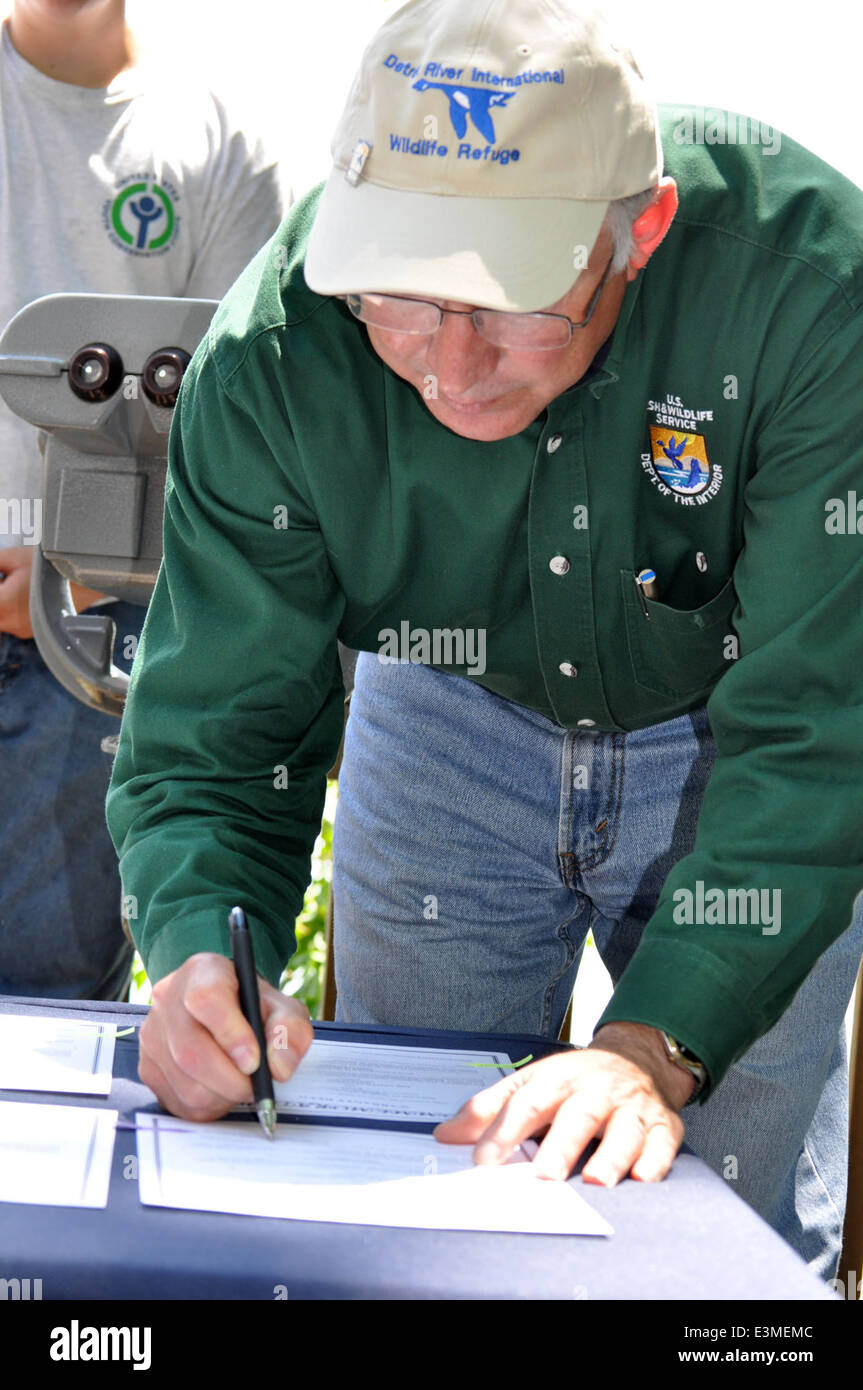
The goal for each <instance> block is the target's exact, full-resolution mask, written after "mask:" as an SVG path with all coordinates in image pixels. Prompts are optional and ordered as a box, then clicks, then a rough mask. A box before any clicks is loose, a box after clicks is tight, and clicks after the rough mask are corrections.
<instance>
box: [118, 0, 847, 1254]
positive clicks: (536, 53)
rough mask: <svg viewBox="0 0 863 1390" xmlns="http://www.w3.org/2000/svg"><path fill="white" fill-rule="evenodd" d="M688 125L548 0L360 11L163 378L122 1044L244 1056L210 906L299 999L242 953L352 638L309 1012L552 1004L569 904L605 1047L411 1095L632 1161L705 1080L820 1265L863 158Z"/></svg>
mask: <svg viewBox="0 0 863 1390" xmlns="http://www.w3.org/2000/svg"><path fill="white" fill-rule="evenodd" d="M702 128H703V122H702ZM753 130H754V131H755V132H756V136H757V139H756V140H753V139H751V138H750V137H751V135H752V131H753ZM693 131H694V126H693V113H692V112H691V111H689V112H681V113H676V114H673V115H671V114H666V116H665V117H664V118H663V121H662V128H661V134H662V136H663V146H662V147H661V146H660V145H659V143H658V136H659V133H660V132H659V129H658V126H657V121H656V114H655V109H654V107H653V104H652V102H651V101H650V99H649V97H648V95H647V93H646V92H645V90H644V85H643V82H642V79H641V77H640V74H639V72H638V69H637V67H636V66H635V64H634V62H633V61H632V59H631V57H630V55H629V54H628V52H627V50H626V49H625V48H624V47H622V46H621V45H620V44H616V43H614V42H613V40H612V39H611V38H610V37H609V36H608V34H607V32H606V30H605V27H604V25H603V23H602V21H601V20H600V19H599V18H598V17H597V16H596V15H595V14H594V13H593V12H589V11H584V10H583V9H582V7H581V6H580V5H578V4H577V3H569V4H562V5H558V6H555V7H553V8H552V7H541V8H539V7H536V6H534V5H533V4H531V3H529V2H528V0H508V3H501V2H500V0H467V2H465V0H458V3H454V2H453V0H435V2H432V0H416V3H414V4H411V5H408V6H407V7H406V8H404V9H403V10H401V11H400V12H399V13H398V14H397V15H395V16H394V17H393V19H392V20H391V21H390V23H389V24H388V25H386V26H384V28H383V29H382V30H381V31H380V33H379V34H378V35H377V36H376V38H375V39H374V40H373V41H372V43H371V45H370V47H369V49H368V50H367V52H366V55H365V58H364V60H363V66H362V69H361V72H360V74H359V76H358V78H357V81H356V82H355V85H354V88H353V90H352V93H351V95H350V98H349V100H348V104H347V107H346V110H345V114H344V116H343V119H342V123H341V125H340V126H339V129H338V131H337V133H336V136H335V141H334V147H333V148H334V156H335V168H334V171H333V174H332V175H331V178H330V180H329V182H328V183H327V185H326V187H325V189H324V192H323V194H322V195H321V196H320V198H319V197H318V195H317V194H315V195H314V196H312V197H310V198H309V199H308V200H306V201H305V202H304V203H303V204H302V205H301V206H300V207H299V208H298V209H297V210H296V213H295V216H294V217H293V218H292V219H290V221H289V223H288V224H287V225H286V226H285V228H284V229H283V230H282V232H280V234H279V236H278V237H277V238H276V239H275V240H274V242H273V243H272V244H271V246H270V247H269V248H268V249H267V250H266V251H262V252H261V254H260V256H259V257H258V258H257V259H256V261H255V263H254V264H253V265H252V266H251V267H250V268H249V270H248V272H247V273H246V275H245V276H244V277H243V279H242V281H241V283H240V284H239V285H238V286H237V287H236V289H235V290H234V292H233V293H232V295H231V296H230V297H229V299H228V300H227V301H226V303H225V304H224V305H223V306H222V308H221V310H220V312H219V315H218V317H217V319H216V321H215V324H214V327H213V332H212V334H211V339H210V343H209V344H208V346H207V347H206V349H202V350H201V351H199V353H198V355H197V358H196V360H195V362H194V363H193V365H192V367H191V368H190V374H189V375H188V376H187V380H186V384H185V387H184V392H183V398H182V400H181V404H180V408H179V411H178V418H177V420H176V422H175V432H174V435H173V438H172V449H171V460H170V472H171V483H170V488H169V492H168V497H167V501H166V529H165V560H164V568H163V571H162V574H161V577H160V579H159V582H158V585H157V589H156V593H155V595H154V599H153V604H152V606H151V609H150V613H149V616H148V620H147V628H146V634H145V640H146V648H147V651H146V659H145V661H144V663H143V665H142V666H140V667H139V668H138V669H137V670H136V672H135V674H134V676H133V682H134V690H133V693H132V697H131V699H130V703H129V706H128V708H127V712H126V716H125V722H124V729H123V734H122V737H121V742H120V749H119V753H118V757H117V762H116V766H115V773H114V780H113V786H112V791H111V793H110V794H109V800H108V811H109V824H110V826H111V830H112V833H113V835H114V839H115V843H116V845H117V847H118V850H119V852H120V853H121V855H122V861H121V867H122V873H123V878H124V883H125V885H126V887H127V889H131V890H132V891H133V892H135V893H136V894H137V896H138V900H139V903H141V904H145V905H146V906H145V909H144V915H143V917H142V920H141V921H140V922H139V924H138V925H139V931H140V941H141V948H142V950H143V952H144V955H145V959H146V961H147V963H148V969H149V970H150V972H151V975H153V977H155V978H157V979H158V984H157V985H156V988H155V990H154V1003H153V1008H152V1010H151V1013H150V1016H149V1018H148V1020H147V1022H146V1024H145V1025H144V1028H143V1029H142V1034H141V1046H142V1060H141V1076H142V1078H143V1079H144V1080H145V1081H146V1082H147V1083H148V1084H149V1085H150V1086H152V1087H153V1089H154V1090H155V1091H156V1093H157V1095H158V1096H159V1097H160V1099H161V1100H162V1102H163V1103H164V1104H165V1105H166V1106H167V1107H168V1108H169V1109H171V1110H173V1111H175V1112H176V1113H178V1114H181V1115H185V1116H188V1117H191V1118H198V1119H206V1118H212V1117H215V1116H217V1115H219V1114H221V1113H224V1111H225V1110H226V1109H227V1108H228V1107H229V1106H230V1105H231V1104H232V1103H235V1102H238V1101H240V1100H243V1099H248V1097H249V1095H250V1090H249V1085H248V1081H247V1080H246V1079H244V1077H243V1075H242V1073H249V1072H251V1071H252V1070H253V1068H254V1066H255V1064H256V1051H255V1047H254V1044H253V1041H252V1039H251V1036H250V1032H249V1029H248V1027H247V1026H246V1025H245V1024H244V1022H243V1019H242V1016H241V1015H240V1013H239V1010H238V1008H237V1005H236V983H235V981H234V980H233V976H232V970H231V966H230V964H229V962H228V961H226V960H225V959H224V956H225V955H227V953H228V942H227V929H226V913H227V910H228V908H229V907H230V905H231V903H232V902H234V901H239V902H242V903H243V905H244V906H245V907H246V909H247V911H248V912H249V914H250V916H251V918H252V920H253V921H254V930H255V948H256V952H257V960H258V963H259V969H260V972H261V975H262V976H263V983H262V997H263V1002H264V1010H265V1014H266V1016H267V1030H268V1037H269V1039H270V1045H269V1048H268V1053H269V1058H270V1064H271V1066H272V1068H273V1070H274V1073H275V1074H276V1075H277V1076H278V1077H281V1078H285V1077H287V1076H288V1075H290V1073H291V1071H292V1069H293V1068H294V1067H295V1066H296V1065H297V1063H298V1062H299V1060H300V1059H301V1057H302V1055H303V1053H304V1051H305V1049H306V1047H307V1046H308V1043H309V1039H310V1027H309V1024H308V1021H307V1020H306V1019H305V1018H304V1017H303V1014H302V1010H301V1009H300V1008H299V1007H298V1006H297V1005H296V1004H294V1003H293V1001H290V1000H285V999H284V998H283V997H281V996H280V995H279V994H278V992H277V990H276V989H275V988H274V984H275V982H276V981H277V980H278V977H279V969H280V967H281V965H282V963H283V961H284V960H285V958H286V956H287V955H288V953H289V950H290V941H291V936H290V923H291V921H292V920H293V916H294V914H295V912H296V911H297V910H298V909H299V905H300V902H301V896H302V892H303V889H304V887H305V883H306V880H307V877H308V856H309V852H310V848H311V845H312V843H313V840H314V836H315V833H316V831H317V828H318V824H319V818H320V809H321V800H322V796H323V788H324V776H325V773H326V769H327V768H328V766H329V765H330V763H331V761H332V758H333V755H334V753H335V750H336V747H337V745H338V741H339V735H340V731H341V711H342V695H343V690H342V684H341V678H340V675H339V669H338V662H337V658H336V637H337V635H338V636H339V637H341V639H342V640H343V641H344V642H345V643H346V644H347V645H349V646H351V647H354V648H357V649H359V650H360V652H361V655H360V659H359V662H358V665H357V673H356V688H355V692H354V696H353V708H352V712H351V716H350V719H349V721H348V728H347V736H346V743H345V752H344V759H343V764H342V771H341V774H340V805H339V810H338V813H337V822H336V828H335V841H334V845H335V851H334V852H335V860H334V878H333V884H334V887H333V891H334V901H335V917H336V929H335V935H336V972H337V983H338V990H339V1011H340V1016H341V1017H343V1018H345V1019H347V1020H351V1021H362V1022H378V1023H381V1024H397V1023H408V1024H416V1025H433V1026H438V1027H443V1028H464V1029H473V1030H484V1031H489V1032H499V1033H504V1034H505V1033H511V1032H541V1033H544V1034H546V1035H550V1036H556V1034H557V1032H558V1030H559V1028H560V1025H561V1023H562V1020H563V1017H564V1013H565V1010H566V1006H567V1002H568V999H569V996H570V994H571V991H572V984H573V979H574V975H575V971H576V968H577V965H578V960H579V956H580V952H581V948H582V945H583V942H584V939H585V936H586V933H587V930H588V928H589V927H590V926H592V927H593V929H594V933H595V935H596V938H597V942H598V944H599V946H600V949H601V951H602V953H603V956H604V959H605V960H606V963H607V964H608V966H609V969H610V970H611V972H612V975H613V977H614V979H615V982H616V989H615V993H614V997H613V999H612V1001H611V1004H610V1006H609V1008H608V1009H607V1010H606V1012H605V1014H604V1015H603V1018H602V1019H601V1020H600V1023H599V1025H598V1028H597V1031H596V1033H595V1036H594V1039H593V1042H592V1044H591V1046H590V1047H589V1048H587V1049H585V1050H581V1051H576V1052H570V1053H568V1054H564V1055H558V1056H555V1057H553V1058H550V1059H546V1060H544V1061H541V1062H538V1063H535V1064H534V1065H532V1066H529V1067H526V1068H524V1069H522V1070H520V1071H519V1072H517V1073H516V1074H514V1075H513V1076H512V1077H509V1078H506V1079H505V1080H503V1081H502V1082H500V1083H498V1084H497V1085H496V1086H493V1087H491V1088H489V1090H487V1091H486V1092H483V1093H482V1094H481V1095H479V1096H478V1097H477V1098H476V1099H475V1100H474V1101H472V1102H471V1103H470V1104H469V1105H468V1106H466V1107H465V1109H464V1110H463V1111H462V1112H460V1114H459V1116H457V1117H455V1118H454V1119H452V1120H450V1121H448V1122H447V1124H446V1125H443V1126H441V1127H439V1129H438V1131H437V1134H438V1138H439V1139H441V1140H444V1141H448V1142H472V1143H475V1144H476V1146H477V1147H476V1151H475V1156H476V1158H477V1160H478V1161H480V1162H499V1161H502V1160H503V1159H505V1158H506V1157H507V1156H508V1154H509V1153H510V1152H511V1151H512V1149H513V1147H514V1146H515V1145H516V1144H517V1143H518V1142H519V1141H520V1140H522V1139H524V1138H526V1137H527V1136H529V1135H531V1134H534V1133H537V1132H538V1131H542V1130H544V1129H545V1128H546V1127H549V1128H548V1132H547V1134H546V1136H545V1138H544V1139H543V1142H542V1144H541V1147H540V1150H539V1154H538V1156H537V1158H536V1160H535V1161H536V1163H537V1165H538V1167H539V1169H540V1171H541V1172H542V1173H543V1174H545V1175H546V1176H549V1177H562V1176H565V1175H566V1174H567V1173H568V1172H569V1171H570V1170H571V1168H572V1166H573V1165H574V1164H575V1162H576V1161H577V1159H578V1157H579V1155H580V1154H581V1153H582V1151H583V1149H584V1148H585V1146H586V1144H587V1143H588V1142H589V1141H590V1140H591V1138H593V1137H597V1138H599V1139H600V1140H601V1142H600V1144H599V1147H598V1148H597V1150H596V1152H595V1153H594V1154H593V1155H592V1156H591V1158H590V1159H589V1161H588V1163H587V1164H586V1166H585V1168H584V1177H585V1179H587V1180H588V1181H595V1182H600V1183H607V1184H613V1183H615V1182H616V1181H618V1180H619V1179H620V1178H622V1177H623V1176H625V1175H626V1174H627V1173H630V1174H631V1175H632V1176H633V1177H634V1178H636V1179H641V1180H644V1181H653V1180H658V1179H660V1178H662V1177H663V1176H664V1175H665V1174H666V1173H667V1172H668V1170H669V1168H670V1166H671V1163H672V1161H673V1158H674V1155H675V1153H676V1151H677V1149H678V1147H679V1144H680V1142H681V1139H682V1137H683V1133H684V1125H683V1121H682V1119H681V1116H680V1113H679V1112H680V1111H681V1109H682V1108H683V1107H684V1105H685V1104H686V1103H687V1102H688V1101H690V1100H693V1099H695V1098H696V1097H697V1098H698V1100H699V1102H701V1103H700V1104H699V1105H697V1106H694V1107H691V1108H690V1109H688V1110H687V1111H686V1116H687V1119H686V1137H687V1141H688V1142H689V1143H690V1145H691V1146H692V1147H693V1148H694V1149H695V1150H696V1152H698V1153H700V1154H702V1156H703V1157H704V1158H705V1159H706V1160H707V1161H708V1162H709V1163H711V1165H712V1166H713V1167H714V1168H716V1169H717V1170H718V1171H720V1172H722V1173H723V1175H724V1176H725V1177H726V1178H728V1180H729V1181H730V1182H732V1183H733V1184H734V1186H735V1188H736V1190H738V1191H739V1192H741V1194H742V1195H744V1196H745V1197H746V1199H747V1200H748V1201H750V1202H751V1203H752V1205H754V1206H755V1207H756V1208H757V1209H758V1210H759V1211H761V1212H762V1213H763V1214H764V1215H765V1217H766V1218H767V1219H768V1220H770V1221H771V1222H772V1223H773V1224H774V1226H775V1227H776V1228H777V1230H779V1231H780V1232H781V1233H782V1234H783V1235H784V1236H785V1237H786V1239H788V1240H789V1241H790V1242H791V1243H792V1244H794V1246H795V1247H796V1248H797V1249H798V1250H800V1251H801V1253H802V1254H804V1256H805V1257H806V1258H808V1259H809V1260H810V1261H811V1262H812V1264H813V1265H814V1267H816V1268H818V1269H820V1270H821V1272H822V1273H824V1274H825V1275H827V1276H829V1275H830V1274H831V1273H832V1271H833V1269H834V1268H835V1263H836V1258H837V1254H838V1245H839V1239H840V1235H841V1224H842V1206H843V1202H844V1166H843V1165H844V1162H845V1159H844V1154H843V1126H844V1124H845V1123H846V1115H845V1111H844V1110H843V1105H844V1104H845V1098H844V1097H843V1084H844V1072H843V1067H844V1054H843V1042H842V1037H841V1024H842V1017H843V1013H844V1009H845V1007H846V1005H847V1001H848V998H849V995H850V992H851V989H852V986H853V981H854V977H855V973H856V969H857V965H858V963H859V959H860V953H861V936H863V926H861V919H860V917H859V916H858V917H856V918H855V919H854V922H853V924H852V925H851V926H849V923H850V922H851V919H852V910H853V906H854V902H855V898H856V896H857V894H858V893H859V892H860V889H861V887H863V867H861V835H860V828H861V821H863V791H861V786H860V781H859V777H858V774H857V770H856V769H857V767H858V766H859V763H858V759H859V755H860V753H861V751H863V749H861V743H863V725H861V721H860V719H859V712H858V711H859V704H860V700H861V693H863V691H861V682H863V660H861V657H863V637H861V631H860V625H859V619H858V609H859V593H860V579H861V572H863V559H861V555H860V552H859V551H858V549H857V543H856V541H855V540H854V539H848V537H847V536H845V537H840V536H836V535H834V534H831V531H830V527H829V525H825V517H826V518H827V520H828V521H829V519H830V518H829V512H826V511H825V508H827V504H828V503H830V502H831V499H832V500H833V501H834V502H835V501H836V499H841V500H842V505H843V507H844V506H845V498H846V496H847V495H848V493H849V491H850V490H852V489H853V487H854V484H855V479H857V478H858V477H859V469H860V464H861V444H860V438H861V430H860V428H859V425H860V420H859V414H860V381H859V370H860V369H859V365H858V366H855V362H856V363H859V360H860V358H859V354H860V344H861V336H863V317H861V311H860V306H861V298H863V283H861V272H860V266H861V263H863V240H861V231H860V228H861V227H863V196H861V194H860V193H859V191H858V190H855V189H854V188H853V187H852V186H851V185H850V184H849V183H847V182H846V181H845V180H843V179H841V178H840V177H839V176H838V175H837V174H835V173H834V171H832V170H830V169H829V168H827V167H826V166H825V165H823V164H822V163H821V162H820V161H818V160H816V159H815V158H814V157H812V156H811V155H809V154H807V153H806V152H805V151H804V150H801V149H800V148H799V147H797V146H795V145H793V144H792V143H791V142H790V141H786V142H785V143H784V145H783V146H782V148H781V150H779V149H778V148H777V145H778V142H777V140H776V138H775V135H776V133H775V132H769V139H768V140H766V141H762V139H761V132H760V130H759V128H758V127H757V126H753V127H751V128H750V127H749V125H748V123H747V126H746V131H747V134H746V137H745V138H741V139H738V138H736V137H737V136H738V135H739V133H740V132H739V128H738V126H737V125H736V124H735V139H734V141H733V142H732V141H731V140H723V141H722V142H721V143H720V142H719V140H718V139H715V140H712V141H711V142H709V143H708V144H705V143H704V142H703V140H702V141H698V140H697V139H696V138H695V137H694V134H693ZM663 148H664V158H665V168H666V172H665V174H663ZM678 189H679V190H680V210H679V212H678V211H677V205H678ZM834 510H835V509H834ZM708 702H709V703H708ZM708 712H709V718H708ZM702 801H703V805H702ZM696 830H697V834H696ZM642 934H643V938H644V939H643V941H641V937H642ZM639 943H640V944H639ZM636 948H637V949H636ZM625 967H626V968H625ZM624 968H625V969H624ZM280 1032H281V1034H282V1035H286V1036H287V1040H288V1043H289V1047H288V1048H287V1049H280V1048H278V1047H277V1046H276V1039H277V1038H278V1036H279V1034H280ZM816 1111H817V1114H816Z"/></svg>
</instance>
